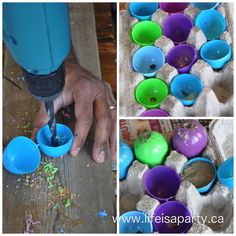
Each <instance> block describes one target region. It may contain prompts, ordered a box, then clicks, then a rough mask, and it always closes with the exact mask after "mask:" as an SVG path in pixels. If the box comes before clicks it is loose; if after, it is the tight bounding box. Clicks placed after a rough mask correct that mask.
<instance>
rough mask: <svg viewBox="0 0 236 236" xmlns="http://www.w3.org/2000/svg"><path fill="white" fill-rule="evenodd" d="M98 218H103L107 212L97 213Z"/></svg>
mask: <svg viewBox="0 0 236 236" xmlns="http://www.w3.org/2000/svg"><path fill="white" fill-rule="evenodd" d="M98 216H99V217H101V218H104V217H106V216H107V212H106V211H105V210H103V211H99V212H98Z"/></svg>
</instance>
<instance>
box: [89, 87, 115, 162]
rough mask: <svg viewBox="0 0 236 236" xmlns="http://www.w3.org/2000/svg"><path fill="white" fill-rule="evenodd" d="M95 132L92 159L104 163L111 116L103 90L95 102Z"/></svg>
mask: <svg viewBox="0 0 236 236" xmlns="http://www.w3.org/2000/svg"><path fill="white" fill-rule="evenodd" d="M94 105H95V110H94V111H95V117H96V130H95V141H94V145H93V159H94V160H95V161H96V162H98V163H102V162H104V161H105V149H106V146H107V144H108V140H109V136H110V130H111V114H110V110H109V108H108V104H107V102H106V97H105V90H104V93H103V95H101V96H99V97H97V98H96V100H95V104H94Z"/></svg>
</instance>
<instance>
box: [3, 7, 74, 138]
mask: <svg viewBox="0 0 236 236" xmlns="http://www.w3.org/2000/svg"><path fill="white" fill-rule="evenodd" d="M3 39H4V43H5V45H6V47H7V48H8V50H9V52H10V54H11V56H12V57H13V59H14V60H15V62H16V63H17V64H18V65H19V66H20V67H21V68H22V69H23V71H24V78H25V81H26V85H27V88H28V90H29V92H30V93H31V94H32V95H33V96H34V97H35V98H36V99H37V100H39V101H43V102H45V105H46V109H47V111H48V114H49V118H50V121H49V127H50V129H51V128H53V127H52V125H53V123H54V125H55V118H54V111H53V100H54V99H55V98H56V97H57V96H58V95H59V94H60V93H61V91H62V90H63V87H64V84H65V71H64V66H63V62H64V60H65V58H66V57H67V55H68V53H69V51H70V45H71V39H70V20H69V11H68V5H67V4H66V3H3ZM52 131H53V130H52ZM54 133H55V132H54ZM54 136H55V135H54Z"/></svg>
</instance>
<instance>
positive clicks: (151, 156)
mask: <svg viewBox="0 0 236 236" xmlns="http://www.w3.org/2000/svg"><path fill="white" fill-rule="evenodd" d="M168 150H169V147H168V143H167V141H166V139H165V138H164V136H163V135H161V134H160V133H158V132H155V131H143V132H142V133H141V134H140V135H139V136H138V138H137V139H136V140H135V142H134V153H135V156H136V159H137V160H138V161H140V162H141V163H143V164H147V165H148V166H149V167H154V166H157V165H163V163H164V161H165V159H166V157H167V154H168Z"/></svg>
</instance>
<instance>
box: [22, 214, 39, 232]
mask: <svg viewBox="0 0 236 236" xmlns="http://www.w3.org/2000/svg"><path fill="white" fill-rule="evenodd" d="M36 224H41V223H40V221H39V220H36V221H33V219H32V215H29V216H28V219H27V220H26V221H25V230H24V234H30V233H33V232H34V231H33V229H32V228H33V225H36Z"/></svg>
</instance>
